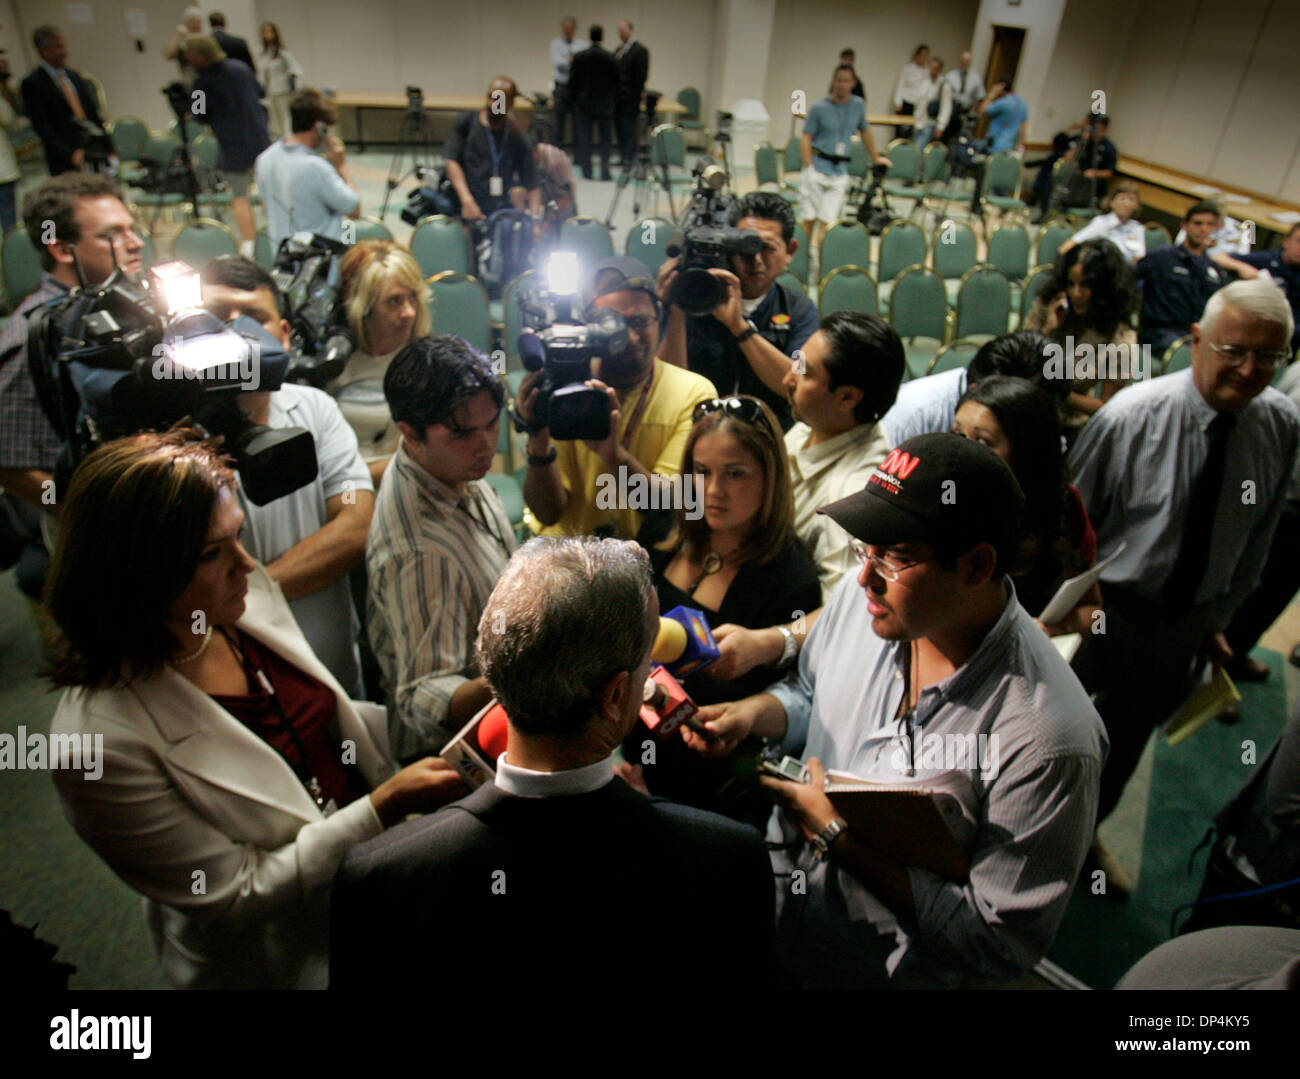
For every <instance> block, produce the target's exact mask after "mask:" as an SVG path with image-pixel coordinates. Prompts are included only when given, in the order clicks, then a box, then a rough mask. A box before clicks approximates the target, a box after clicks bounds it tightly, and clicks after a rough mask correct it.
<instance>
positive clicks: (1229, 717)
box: [1214, 704, 1241, 727]
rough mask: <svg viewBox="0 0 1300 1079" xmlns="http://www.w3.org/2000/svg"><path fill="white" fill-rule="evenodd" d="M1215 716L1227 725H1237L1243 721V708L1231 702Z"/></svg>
mask: <svg viewBox="0 0 1300 1079" xmlns="http://www.w3.org/2000/svg"><path fill="white" fill-rule="evenodd" d="M1214 718H1215V719H1217V720H1218V721H1219V722H1220V723H1222V724H1223V725H1224V726H1225V727H1235V726H1236V725H1237V724H1238V723H1240V722H1241V710H1240V708H1239V707H1238V706H1237V705H1235V704H1230V705H1228V707H1226V708H1225V709H1224V710H1223V711H1222V712H1220V713H1219V714H1218V715H1217V716H1215V717H1214Z"/></svg>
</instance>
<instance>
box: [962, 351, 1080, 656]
mask: <svg viewBox="0 0 1300 1079" xmlns="http://www.w3.org/2000/svg"><path fill="white" fill-rule="evenodd" d="M952 430H953V434H957V435H961V436H962V437H964V438H970V439H974V440H975V441H976V442H982V443H984V445H986V446H988V447H989V449H991V450H992V451H993V452H994V453H996V454H997V455H998V456H999V457H1001V458H1002V459H1003V460H1004V461H1006V463H1007V464H1008V465H1009V466H1010V467H1011V471H1012V472H1013V473H1015V477H1016V480H1017V482H1019V484H1020V489H1021V490H1022V491H1023V492H1024V494H1025V520H1024V528H1023V539H1022V542H1021V545H1020V551H1019V555H1018V557H1017V560H1016V563H1015V565H1014V567H1013V568H1012V570H1011V579H1012V581H1013V582H1014V583H1015V586H1016V595H1017V597H1018V598H1019V600H1020V603H1021V605H1022V606H1023V607H1024V608H1025V609H1026V610H1027V611H1029V613H1030V614H1032V615H1035V616H1036V615H1037V614H1038V613H1039V612H1040V611H1042V610H1043V608H1044V607H1046V606H1047V604H1048V602H1049V601H1050V600H1051V598H1052V597H1053V596H1054V595H1055V594H1056V590H1057V589H1058V588H1060V586H1061V583H1062V582H1063V581H1064V580H1065V579H1066V578H1068V577H1073V576H1076V575H1077V574H1079V573H1082V572H1083V571H1084V570H1086V569H1087V568H1088V567H1089V566H1091V565H1092V564H1093V562H1094V561H1095V560H1096V557H1097V534H1096V533H1095V532H1094V531H1093V528H1092V523H1091V522H1090V521H1089V520H1088V512H1087V510H1085V509H1084V507H1083V500H1082V499H1081V498H1080V497H1079V492H1078V491H1077V490H1075V489H1074V487H1072V486H1071V485H1070V484H1068V483H1066V482H1065V477H1064V469H1063V457H1062V453H1061V427H1060V422H1059V420H1058V418H1057V411H1056V405H1055V404H1054V403H1053V401H1052V399H1051V398H1050V397H1049V396H1048V395H1047V394H1046V393H1044V392H1043V390H1041V389H1039V388H1038V387H1037V386H1035V385H1034V384H1033V383H1031V382H1028V381H1026V380H1025V379H1023V378H1012V377H1009V376H1007V375H990V376H989V377H988V378H984V379H981V380H980V381H979V382H978V383H977V384H976V385H975V386H972V387H971V388H970V389H969V390H967V391H966V393H965V395H964V396H963V397H962V399H961V401H960V402H959V403H958V405H957V415H956V418H955V419H954V420H953V425H952ZM1100 607H1101V595H1100V590H1099V589H1098V588H1097V586H1096V585H1094V586H1093V588H1092V590H1091V592H1089V593H1088V594H1085V596H1084V597H1083V598H1082V599H1081V600H1080V601H1079V603H1078V604H1077V605H1076V606H1075V608H1074V610H1072V611H1071V612H1070V614H1069V615H1068V616H1067V617H1066V618H1065V620H1064V621H1063V622H1062V623H1060V624H1059V625H1058V626H1052V627H1045V628H1047V630H1048V632H1049V633H1052V634H1053V635H1055V634H1056V633H1070V632H1073V633H1089V632H1091V631H1092V615H1093V612H1094V611H1095V610H1098V609H1099V608H1100Z"/></svg>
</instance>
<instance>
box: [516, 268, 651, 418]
mask: <svg viewBox="0 0 1300 1079" xmlns="http://www.w3.org/2000/svg"><path fill="white" fill-rule="evenodd" d="M577 294H578V259H577V256H576V255H575V254H574V253H573V252H571V251H557V252H555V254H553V255H552V256H551V257H550V259H549V260H548V262H547V265H546V274H545V282H544V283H543V282H542V281H540V280H539V281H538V282H537V283H536V284H535V285H534V286H532V287H530V288H526V289H524V291H523V292H522V293H521V295H520V300H519V303H520V312H521V314H522V317H523V323H524V325H525V326H526V327H528V328H527V329H525V330H524V332H523V333H521V334H520V335H519V354H520V357H521V359H522V360H523V364H524V367H525V368H526V369H527V370H529V371H541V372H543V374H542V377H541V379H540V380H539V381H538V383H537V389H538V395H537V403H536V405H535V409H534V411H535V415H536V420H537V422H536V425H535V427H536V428H541V427H548V428H550V434H551V437H552V438H554V439H559V440H568V439H575V438H582V439H592V440H600V439H604V438H608V437H609V411H610V410H609V399H608V397H607V396H606V394H605V393H604V391H603V390H597V389H593V388H591V387H589V386H586V385H584V383H585V382H586V380H587V379H589V378H593V377H595V374H594V372H595V362H596V361H598V360H608V359H613V358H615V357H618V356H621V355H622V354H623V353H624V352H626V351H627V347H628V334H627V323H625V322H624V321H623V316H622V315H620V314H619V313H618V312H617V311H615V310H613V309H612V308H609V307H595V308H591V309H590V310H588V311H587V312H586V317H585V318H584V319H582V320H581V321H579V317H578V316H577V315H576V314H575V313H574V310H573V305H574V302H575V300H576V298H577ZM515 427H516V429H518V430H520V431H523V432H525V433H527V432H528V431H529V430H530V429H529V426H528V425H527V424H526V423H524V421H523V420H522V419H521V418H520V417H518V416H516V417H515Z"/></svg>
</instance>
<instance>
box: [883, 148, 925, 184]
mask: <svg viewBox="0 0 1300 1079" xmlns="http://www.w3.org/2000/svg"><path fill="white" fill-rule="evenodd" d="M885 156H886V157H887V158H889V160H890V166H889V171H888V172H886V173H885V179H886V180H915V179H916V166H917V164H918V163H919V161H920V155H919V154H918V152H917V149H916V143H914V142H913V141H912V140H911V139H895V140H894V141H893V142H891V143H890V144H889V149H888V150H886V151H885Z"/></svg>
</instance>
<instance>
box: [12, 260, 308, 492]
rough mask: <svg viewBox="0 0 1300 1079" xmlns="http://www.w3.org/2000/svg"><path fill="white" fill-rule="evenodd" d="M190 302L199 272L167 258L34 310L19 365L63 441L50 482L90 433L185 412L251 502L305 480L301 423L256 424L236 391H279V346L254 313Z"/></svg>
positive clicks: (96, 435) (122, 430) (95, 437)
mask: <svg viewBox="0 0 1300 1079" xmlns="http://www.w3.org/2000/svg"><path fill="white" fill-rule="evenodd" d="M201 302H202V294H201V291H200V287H199V280H198V275H197V274H195V273H194V272H193V271H192V270H191V269H190V268H189V267H188V266H186V265H185V264H184V263H180V262H171V263H165V264H163V265H160V266H155V267H154V268H153V270H151V271H150V274H149V279H148V282H147V284H144V285H141V284H138V283H137V282H135V281H133V280H132V279H131V278H130V277H128V276H126V274H124V273H123V272H122V271H121V270H120V269H117V270H114V272H113V274H112V275H111V276H110V277H109V278H108V280H107V281H105V282H104V283H103V284H101V285H97V286H95V287H93V288H79V289H75V290H74V291H73V292H72V293H71V294H70V295H69V296H68V297H67V298H66V299H64V300H60V301H57V302H55V303H51V304H47V305H45V306H44V307H40V308H37V309H36V310H35V311H33V313H32V315H31V317H30V318H29V320H28V332H27V356H28V363H29V365H30V368H31V374H32V380H33V382H34V383H35V386H36V392H37V397H38V398H39V400H40V402H41V407H42V408H43V409H44V411H45V414H46V416H47V417H48V418H49V420H50V423H51V425H52V426H53V427H54V430H55V431H56V432H57V433H58V434H59V436H60V437H62V438H63V439H64V440H65V449H64V453H63V457H62V459H61V461H60V464H59V479H60V486H62V481H63V480H65V479H66V478H67V476H68V475H70V474H71V471H72V469H74V468H75V467H76V466H77V465H78V464H79V463H80V462H81V460H82V459H83V458H84V457H86V455H87V454H89V453H90V452H91V451H92V450H93V449H95V447H96V446H98V445H100V444H101V443H104V442H107V441H109V440H111V439H114V438H120V437H123V436H125V435H130V434H134V433H136V432H137V431H144V430H159V429H164V428H167V427H170V426H172V425H173V424H175V423H177V422H178V421H180V420H182V419H185V418H186V417H189V418H191V419H192V420H193V421H194V422H196V423H197V424H199V425H200V426H201V427H202V428H203V429H204V430H205V431H207V432H208V433H209V434H211V435H214V436H221V437H222V438H223V439H224V440H225V446H224V449H225V450H226V452H228V453H229V454H230V455H231V456H232V457H233V458H234V460H235V467H236V469H237V470H238V472H239V476H240V481H241V484H242V486H243V489H244V492H245V493H246V494H247V495H248V497H249V499H250V500H251V501H252V502H254V503H256V504H257V505H259V506H261V505H265V504H266V503H267V502H271V501H273V500H274V499H277V498H280V497H282V496H283V495H286V494H288V493H289V492H291V491H294V490H297V489H298V488H299V487H301V486H303V485H304V484H306V483H309V482H310V481H311V480H312V479H314V478H315V476H316V447H315V444H314V442H313V440H312V437H311V434H310V432H308V431H305V430H303V429H301V428H296V427H290V428H284V427H281V428H275V429H274V430H273V429H271V428H269V427H265V426H262V425H261V424H255V423H253V422H252V421H250V420H249V419H248V417H247V416H246V415H245V413H244V412H243V410H242V409H240V407H239V406H238V404H237V403H236V400H235V399H236V397H237V396H238V394H240V393H241V392H252V391H255V390H261V391H271V390H276V389H279V387H280V385H281V383H282V382H283V381H284V377H285V372H286V371H287V369H288V366H289V354H288V353H287V352H285V350H284V348H283V347H282V346H281V344H280V342H279V341H278V340H276V339H275V338H274V337H272V336H271V335H270V334H268V333H267V332H266V331H265V330H264V329H262V327H261V326H260V325H258V323H257V322H255V321H254V320H253V319H251V318H247V317H241V318H238V319H236V320H235V321H234V322H232V323H231V324H229V325H227V324H226V323H224V322H222V321H221V320H220V319H219V318H217V317H216V316H215V315H213V314H212V313H210V312H208V311H205V310H203V308H202V306H201Z"/></svg>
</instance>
